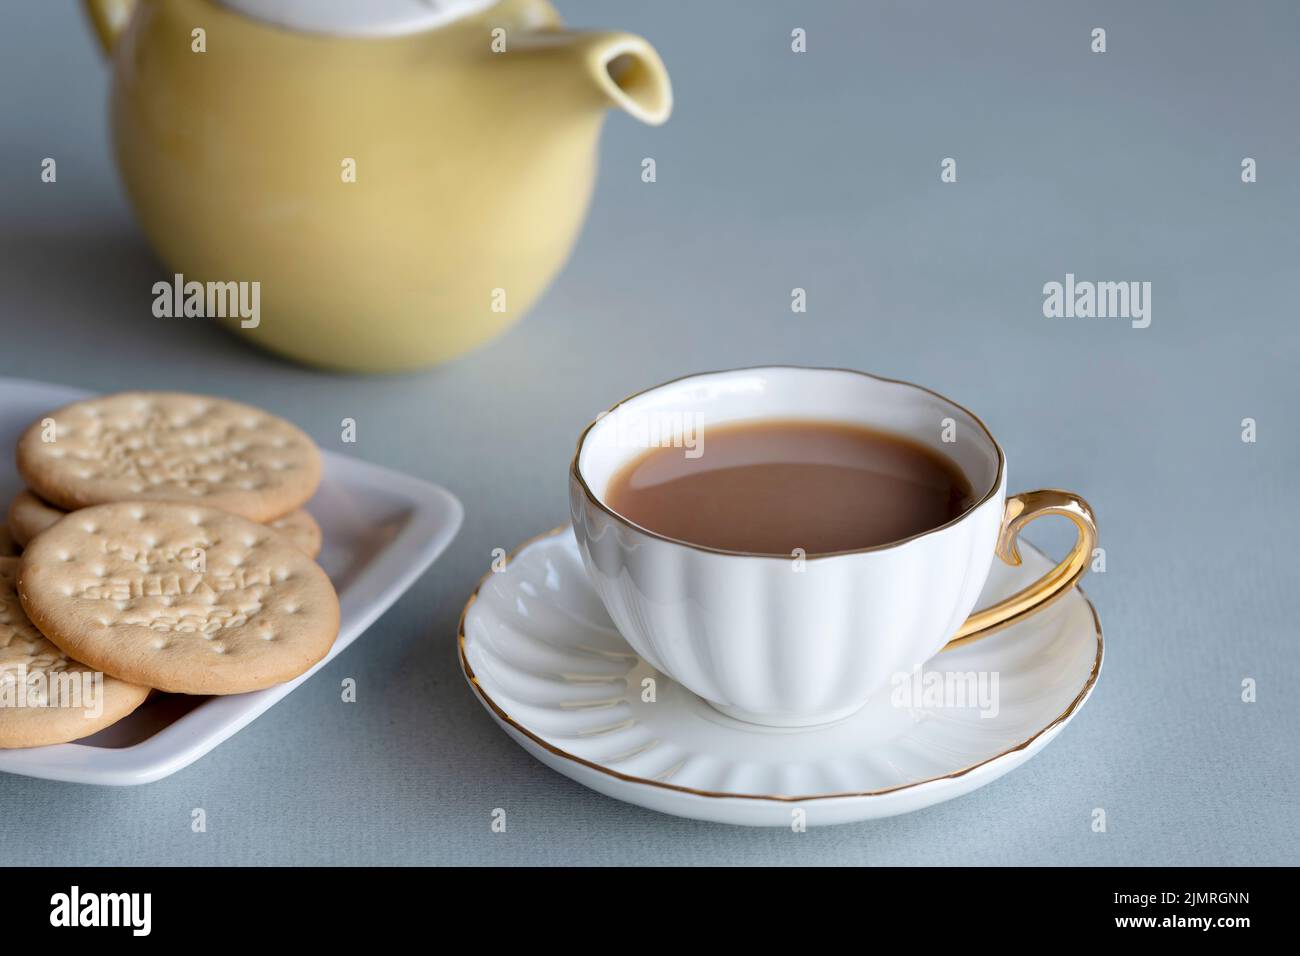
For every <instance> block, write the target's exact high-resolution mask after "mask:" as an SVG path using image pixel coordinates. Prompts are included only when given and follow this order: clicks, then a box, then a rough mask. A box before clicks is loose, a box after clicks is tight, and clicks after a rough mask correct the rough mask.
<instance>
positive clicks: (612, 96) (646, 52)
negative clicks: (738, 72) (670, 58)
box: [524, 30, 673, 126]
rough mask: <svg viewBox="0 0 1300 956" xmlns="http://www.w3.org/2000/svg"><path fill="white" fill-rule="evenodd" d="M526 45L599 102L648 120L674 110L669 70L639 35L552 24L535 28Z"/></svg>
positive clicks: (656, 122) (665, 116)
mask: <svg viewBox="0 0 1300 956" xmlns="http://www.w3.org/2000/svg"><path fill="white" fill-rule="evenodd" d="M524 46H525V49H526V50H528V52H530V53H532V54H533V55H534V56H535V55H537V54H541V55H542V56H543V57H544V58H545V59H547V60H549V61H551V62H552V63H554V64H555V66H556V67H557V68H558V69H563V70H564V71H565V72H566V73H568V74H569V77H570V78H571V79H573V78H576V79H577V80H578V82H579V83H580V84H581V85H582V89H583V90H584V91H585V98H586V99H587V101H588V102H590V103H592V104H593V105H595V106H596V107H598V108H607V107H611V106H613V107H617V108H619V109H621V110H623V111H624V112H626V113H627V114H628V115H630V116H633V117H635V118H636V119H639V120H640V121H641V122H643V123H648V124H649V125H651V126H659V125H661V124H662V123H665V122H666V121H667V120H668V117H669V115H670V114H671V113H672V111H673V88H672V84H671V83H670V82H669V80H668V70H667V69H666V68H665V67H664V63H663V60H661V59H660V58H659V54H658V53H656V52H655V48H654V47H652V46H651V45H650V44H649V43H648V42H647V41H646V40H645V39H643V38H642V37H639V36H636V35H635V34H632V33H621V32H580V31H565V30H556V31H545V32H541V33H535V34H533V35H532V36H530V37H529V38H528V40H527V41H526V43H525V44H524Z"/></svg>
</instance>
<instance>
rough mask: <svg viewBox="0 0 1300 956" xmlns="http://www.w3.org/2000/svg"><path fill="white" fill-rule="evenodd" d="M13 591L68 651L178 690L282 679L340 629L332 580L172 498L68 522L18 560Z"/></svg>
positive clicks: (278, 547)
mask: <svg viewBox="0 0 1300 956" xmlns="http://www.w3.org/2000/svg"><path fill="white" fill-rule="evenodd" d="M18 594H19V596H20V598H21V600H22V604H23V609H24V610H25V611H26V612H27V616H28V617H29V618H30V619H31V620H32V622H33V623H34V624H35V625H36V626H37V627H38V628H39V629H40V630H41V632H42V633H44V634H45V636H46V637H48V638H49V639H50V640H51V641H52V642H53V643H55V644H57V645H58V646H59V647H60V648H62V650H63V651H64V652H65V653H66V654H68V655H70V656H72V657H74V658H76V659H77V660H79V661H83V662H85V663H86V664H88V665H90V666H92V667H95V668H98V669H99V670H102V671H104V672H105V673H106V674H112V675H113V676H115V677H119V678H121V679H122V680H126V681H130V682H132V683H140V684H146V685H148V686H150V687H156V688H158V689H159V690H164V691H171V692H175V693H182V694H239V693H243V692H245V691H252V690H260V689H261V688H264V687H270V686H271V685H273V684H279V683H281V682H283V681H287V680H291V679H292V678H294V677H297V676H298V675H299V674H301V673H303V672H304V671H306V670H307V669H308V668H310V667H311V666H312V665H313V664H315V663H316V662H317V661H319V660H320V659H321V658H323V657H324V656H325V654H326V653H327V652H328V651H329V649H330V646H331V645H332V644H333V643H334V639H335V637H337V635H338V628H339V604H338V596H337V595H336V594H335V593H334V586H333V585H332V584H330V580H329V578H328V577H327V576H326V574H325V572H324V571H322V570H321V569H320V567H319V566H318V565H317V564H316V563H315V562H314V561H312V559H311V558H309V557H308V556H307V555H306V554H304V553H303V552H302V551H300V550H298V549H297V548H296V547H294V546H293V545H292V544H291V543H290V542H289V541H288V540H287V539H286V538H285V537H284V536H283V535H281V534H279V533H278V532H275V531H272V530H271V529H270V528H267V527H265V526H264V525H260V524H255V523H253V522H251V521H248V520H246V519H244V518H240V517H238V516H236V515H232V514H229V513H227V512H225V511H220V510H218V509H216V508H209V507H204V506H202V505H183V504H178V503H175V502H148V501H138V502H118V503H115V504H108V505H96V506H94V507H90V508H83V509H81V510H80V511H78V512H77V513H76V514H72V515H69V516H68V517H66V518H64V519H63V520H61V521H60V522H59V523H58V524H56V525H54V526H53V527H52V528H50V529H49V530H47V531H46V532H44V533H43V534H41V535H40V536H39V537H37V538H36V539H35V540H34V541H32V543H31V544H30V545H29V546H28V547H27V550H26V551H24V552H23V557H22V564H21V567H20V570H19V576H18Z"/></svg>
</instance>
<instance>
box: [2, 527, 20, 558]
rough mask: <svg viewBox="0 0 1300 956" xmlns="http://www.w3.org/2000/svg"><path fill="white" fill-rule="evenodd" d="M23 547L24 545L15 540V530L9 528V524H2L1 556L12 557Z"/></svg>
mask: <svg viewBox="0 0 1300 956" xmlns="http://www.w3.org/2000/svg"><path fill="white" fill-rule="evenodd" d="M22 549H23V546H22V545H21V544H19V543H18V542H17V541H15V540H14V536H13V532H12V531H10V530H9V526H8V525H3V524H0V557H4V558H12V557H14V556H16V555H17V554H18V552H20V551H21V550H22Z"/></svg>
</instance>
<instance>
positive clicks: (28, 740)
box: [0, 557, 149, 748]
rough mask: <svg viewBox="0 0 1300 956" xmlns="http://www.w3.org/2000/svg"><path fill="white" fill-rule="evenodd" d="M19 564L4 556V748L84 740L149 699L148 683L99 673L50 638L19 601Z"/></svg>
mask: <svg viewBox="0 0 1300 956" xmlns="http://www.w3.org/2000/svg"><path fill="white" fill-rule="evenodd" d="M18 566H19V561H18V559H17V558H11V557H0V748H8V747H43V746H46V745H47V744H62V743H67V742H68V741H70V740H80V739H81V738H82V737H88V736H90V735H91V734H93V733H95V732H97V731H99V730H103V729H104V728H105V727H107V726H109V725H110V724H114V723H116V722H117V721H119V720H121V719H122V718H123V717H125V716H126V715H127V714H129V713H131V711H133V710H135V709H136V708H137V707H139V706H140V705H141V704H142V703H144V699H145V698H146V697H148V696H149V688H148V687H140V686H138V685H135V684H128V683H126V682H124V681H120V680H117V679H116V678H113V677H107V676H104V675H102V674H98V675H97V674H96V672H95V671H94V670H92V669H91V668H89V667H87V666H86V665H84V664H81V663H79V662H77V661H75V660H72V659H71V658H69V657H68V656H67V655H66V654H64V653H63V651H61V650H59V648H58V647H56V646H55V645H54V644H51V643H50V642H49V641H48V640H46V638H45V636H44V635H43V634H41V632H40V631H38V630H37V629H36V627H35V625H33V624H32V622H31V621H30V620H28V618H27V615H26V613H24V611H23V607H22V604H21V603H19V600H18V592H17V587H16V585H17V578H18Z"/></svg>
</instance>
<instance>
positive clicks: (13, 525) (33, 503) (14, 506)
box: [9, 488, 67, 548]
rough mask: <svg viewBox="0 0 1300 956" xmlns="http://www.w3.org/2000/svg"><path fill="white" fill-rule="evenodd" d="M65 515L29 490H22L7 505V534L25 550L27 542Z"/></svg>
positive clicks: (61, 510)
mask: <svg viewBox="0 0 1300 956" xmlns="http://www.w3.org/2000/svg"><path fill="white" fill-rule="evenodd" d="M65 514H67V512H66V511H64V510H63V509H62V508H55V507H54V506H53V505H51V504H48V503H47V502H45V501H42V500H41V499H40V498H39V497H37V496H36V495H35V494H33V493H32V490H31V489H30V488H24V489H23V490H22V491H20V492H18V494H17V495H15V496H14V500H13V501H12V502H11V503H10V505H9V533H10V534H12V535H13V536H14V541H15V542H16V543H17V544H18V546H19V547H20V548H25V547H27V542H29V541H31V540H32V538H34V537H36V536H37V535H38V534H40V533H41V532H42V531H44V530H45V529H46V528H48V527H49V526H50V525H52V524H54V522H56V521H58V520H59V519H60V518H62V517H63V516H64V515H65Z"/></svg>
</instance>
